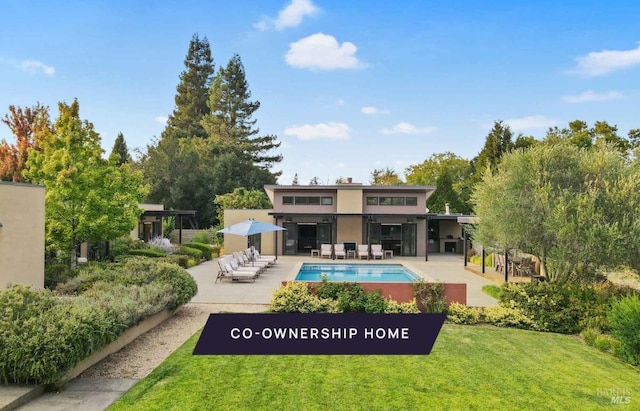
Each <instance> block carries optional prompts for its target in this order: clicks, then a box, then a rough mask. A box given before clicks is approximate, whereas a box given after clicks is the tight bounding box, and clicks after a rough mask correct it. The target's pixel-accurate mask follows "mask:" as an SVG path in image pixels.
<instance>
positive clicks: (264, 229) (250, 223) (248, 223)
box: [218, 218, 286, 255]
mask: <svg viewBox="0 0 640 411" xmlns="http://www.w3.org/2000/svg"><path fill="white" fill-rule="evenodd" d="M283 230H286V228H284V227H280V226H279V225H275V224H270V223H265V222H262V221H257V220H254V219H253V218H250V219H248V220H245V221H242V222H239V223H236V224H234V225H230V226H229V227H225V228H223V229H222V230H218V232H219V233H223V234H234V235H241V236H250V235H253V234H260V233H269V232H272V231H283ZM251 252H252V254H253V249H252V250H251ZM276 255H277V251H276Z"/></svg>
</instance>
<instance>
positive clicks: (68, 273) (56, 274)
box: [44, 261, 74, 289]
mask: <svg viewBox="0 0 640 411" xmlns="http://www.w3.org/2000/svg"><path fill="white" fill-rule="evenodd" d="M73 274H74V273H73V271H72V270H71V268H70V267H69V264H64V263H61V262H57V261H51V262H50V261H47V262H46V263H45V267H44V286H45V287H47V288H50V289H54V288H55V287H56V285H58V283H64V282H65V281H67V280H68V279H69V278H71V277H73Z"/></svg>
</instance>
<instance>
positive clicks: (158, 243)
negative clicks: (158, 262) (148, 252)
mask: <svg viewBox="0 0 640 411" xmlns="http://www.w3.org/2000/svg"><path fill="white" fill-rule="evenodd" d="M149 247H151V248H155V249H158V250H161V251H164V253H165V254H168V253H170V252H171V251H173V250H172V246H171V242H170V241H169V240H168V239H166V238H164V237H161V236H159V235H158V236H155V237H153V238H152V239H150V240H149Z"/></svg>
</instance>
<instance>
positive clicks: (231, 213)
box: [224, 210, 282, 255]
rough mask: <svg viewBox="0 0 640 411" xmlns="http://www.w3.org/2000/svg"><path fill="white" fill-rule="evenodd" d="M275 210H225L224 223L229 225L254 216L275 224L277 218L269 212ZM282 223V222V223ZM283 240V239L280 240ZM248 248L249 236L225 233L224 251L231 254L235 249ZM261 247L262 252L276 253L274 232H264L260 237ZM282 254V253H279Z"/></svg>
mask: <svg viewBox="0 0 640 411" xmlns="http://www.w3.org/2000/svg"><path fill="white" fill-rule="evenodd" d="M270 212H273V210H224V225H225V227H229V226H230V225H233V224H235V223H239V222H241V221H244V220H247V219H249V218H253V219H254V220H258V221H262V222H265V223H269V224H274V222H275V220H274V218H273V216H270V215H269V213H270ZM280 225H282V224H280ZM278 241H282V240H280V239H279V240H278ZM246 248H247V237H244V236H239V235H233V234H225V235H224V253H225V254H231V253H232V252H234V251H242V250H245V249H246ZM260 248H261V249H262V251H261V252H262V254H265V255H272V254H275V241H274V233H273V232H271V233H263V234H261V238H260ZM278 254H280V253H278Z"/></svg>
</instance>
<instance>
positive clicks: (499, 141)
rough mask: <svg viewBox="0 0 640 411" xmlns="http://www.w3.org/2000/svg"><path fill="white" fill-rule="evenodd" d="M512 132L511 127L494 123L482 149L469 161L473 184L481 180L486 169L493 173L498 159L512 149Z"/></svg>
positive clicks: (498, 161)
mask: <svg viewBox="0 0 640 411" xmlns="http://www.w3.org/2000/svg"><path fill="white" fill-rule="evenodd" d="M512 138H513V132H512V131H511V127H509V126H508V125H505V124H503V123H502V121H496V122H495V123H493V128H492V129H491V131H490V132H489V134H488V135H487V138H486V140H485V142H484V147H483V148H482V150H481V151H480V153H479V154H478V156H477V157H476V158H474V159H473V160H472V161H471V165H472V168H473V179H472V180H473V182H478V181H480V180H481V179H482V174H483V173H484V172H485V170H486V169H487V167H489V168H490V169H491V171H492V172H495V170H496V167H497V166H498V164H499V163H500V158H501V157H502V156H503V155H504V154H506V153H507V152H509V151H510V150H511V149H512V148H513V140H512Z"/></svg>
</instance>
